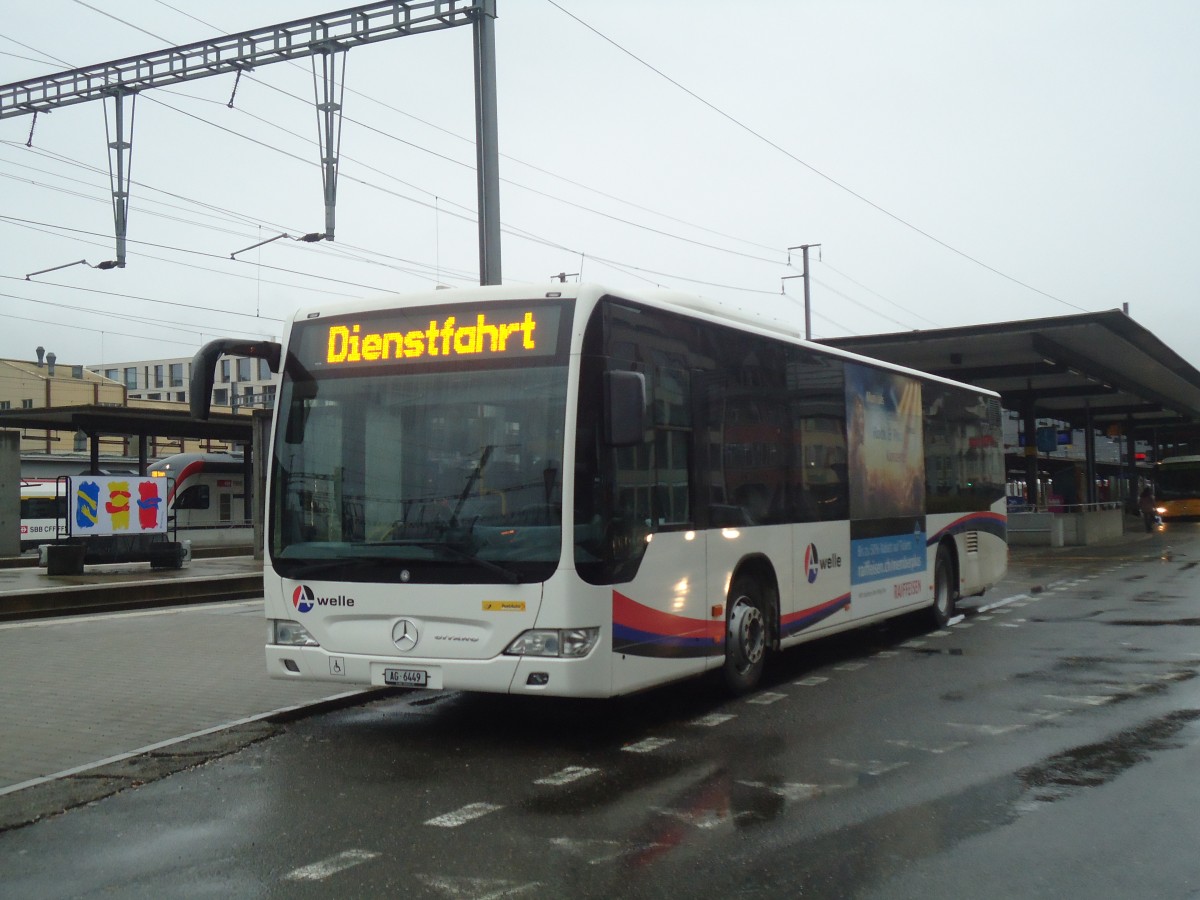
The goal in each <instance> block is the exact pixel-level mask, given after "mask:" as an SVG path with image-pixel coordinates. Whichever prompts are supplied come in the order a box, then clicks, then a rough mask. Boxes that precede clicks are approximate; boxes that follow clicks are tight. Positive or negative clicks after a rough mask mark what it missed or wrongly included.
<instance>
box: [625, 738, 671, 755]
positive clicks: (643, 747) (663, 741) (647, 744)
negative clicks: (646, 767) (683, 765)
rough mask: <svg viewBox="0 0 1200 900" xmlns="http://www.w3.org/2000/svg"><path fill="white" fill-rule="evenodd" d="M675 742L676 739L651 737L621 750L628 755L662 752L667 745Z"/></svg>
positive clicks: (627, 745)
mask: <svg viewBox="0 0 1200 900" xmlns="http://www.w3.org/2000/svg"><path fill="white" fill-rule="evenodd" d="M674 742H675V738H656V737H650V738H645V739H643V740H640V741H635V742H634V743H632V744H626V745H625V746H624V747H622V748H621V749H622V750H623V751H625V752H626V753H653V752H654V751H655V750H660V749H662V748H663V747H665V746H667V744H672V743H674Z"/></svg>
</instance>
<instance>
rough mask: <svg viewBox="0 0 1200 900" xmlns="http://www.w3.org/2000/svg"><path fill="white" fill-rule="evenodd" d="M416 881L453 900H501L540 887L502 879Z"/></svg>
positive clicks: (437, 877) (433, 878) (427, 878)
mask: <svg viewBox="0 0 1200 900" xmlns="http://www.w3.org/2000/svg"><path fill="white" fill-rule="evenodd" d="M417 880H418V881H420V882H422V883H423V884H424V885H425V886H426V887H431V888H433V889H434V890H436V891H440V892H441V893H442V894H444V895H445V896H447V897H451V898H453V900H501V898H503V897H517V896H519V895H521V894H525V893H528V892H529V891H532V890H535V889H536V888H539V887H541V886H542V884H541V882H540V881H529V882H526V883H525V884H517V883H516V882H515V881H506V880H504V879H503V878H465V877H462V876H441V875H418V876H417Z"/></svg>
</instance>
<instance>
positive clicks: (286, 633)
mask: <svg viewBox="0 0 1200 900" xmlns="http://www.w3.org/2000/svg"><path fill="white" fill-rule="evenodd" d="M271 643H272V644H279V645H281V646H284V647H320V646H321V645H320V644H318V643H317V639H316V638H314V637H313V636H312V635H311V634H309V633H308V629H307V628H305V627H304V626H303V625H301V624H300V623H299V622H293V621H291V620H290V619H272V620H271Z"/></svg>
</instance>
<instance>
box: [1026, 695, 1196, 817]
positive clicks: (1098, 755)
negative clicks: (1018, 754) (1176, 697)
mask: <svg viewBox="0 0 1200 900" xmlns="http://www.w3.org/2000/svg"><path fill="white" fill-rule="evenodd" d="M1198 718H1200V710H1196V709H1186V710H1179V711H1178V712H1174V713H1171V714H1170V715H1166V716H1163V717H1162V718H1160V719H1152V720H1151V721H1149V722H1147V723H1146V724H1144V725H1141V726H1139V727H1137V728H1131V729H1129V730H1127V731H1122V732H1120V733H1119V734H1117V735H1116V736H1114V737H1112V738H1110V739H1109V740H1107V741H1104V742H1102V743H1098V744H1084V745H1083V746H1081V747H1074V748H1072V749H1070V750H1067V751H1065V752H1063V753H1059V754H1057V755H1056V756H1052V757H1050V758H1049V759H1047V760H1045V761H1044V762H1042V763H1040V764H1038V765H1036V766H1030V767H1029V768H1027V769H1023V770H1021V771H1020V772H1019V773H1018V777H1019V778H1020V779H1021V781H1022V782H1023V783H1024V785H1025V786H1026V788H1027V789H1028V790H1029V791H1031V792H1033V794H1034V796H1033V797H1032V798H1031V799H1032V800H1033V801H1035V802H1043V803H1046V802H1053V801H1055V800H1061V799H1063V798H1064V797H1067V796H1069V795H1070V794H1072V793H1073V792H1074V790H1073V789H1076V788H1085V787H1099V786H1100V785H1103V784H1107V783H1109V782H1110V781H1112V780H1113V779H1115V778H1116V777H1117V776H1118V775H1120V774H1121V773H1123V772H1125V771H1126V770H1128V769H1130V768H1132V767H1133V766H1135V765H1137V764H1138V763H1141V762H1145V761H1146V760H1148V759H1149V758H1150V754H1152V753H1154V752H1156V751H1160V750H1172V749H1178V748H1180V747H1183V746H1185V742H1183V741H1179V740H1176V735H1178V733H1179V732H1180V731H1181V730H1183V729H1184V728H1185V727H1186V726H1187V725H1188V724H1189V723H1191V722H1193V721H1195V720H1196V719H1198Z"/></svg>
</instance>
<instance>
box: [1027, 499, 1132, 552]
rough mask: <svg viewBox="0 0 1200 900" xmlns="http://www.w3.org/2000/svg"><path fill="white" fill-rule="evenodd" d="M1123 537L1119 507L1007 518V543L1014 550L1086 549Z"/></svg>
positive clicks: (1122, 524)
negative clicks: (1025, 548) (1021, 548)
mask: <svg viewBox="0 0 1200 900" xmlns="http://www.w3.org/2000/svg"><path fill="white" fill-rule="evenodd" d="M1124 533H1125V514H1124V512H1123V511H1122V510H1121V508H1120V507H1119V506H1112V507H1097V508H1088V509H1081V510H1078V511H1075V512H1067V513H1052V512H1021V513H1009V516H1008V543H1009V544H1010V545H1012V546H1017V547H1047V546H1049V547H1086V546H1089V545H1091V544H1099V543H1103V542H1105V541H1111V540H1115V539H1116V538H1119V537H1120V536H1121V535H1123V534H1124Z"/></svg>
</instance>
